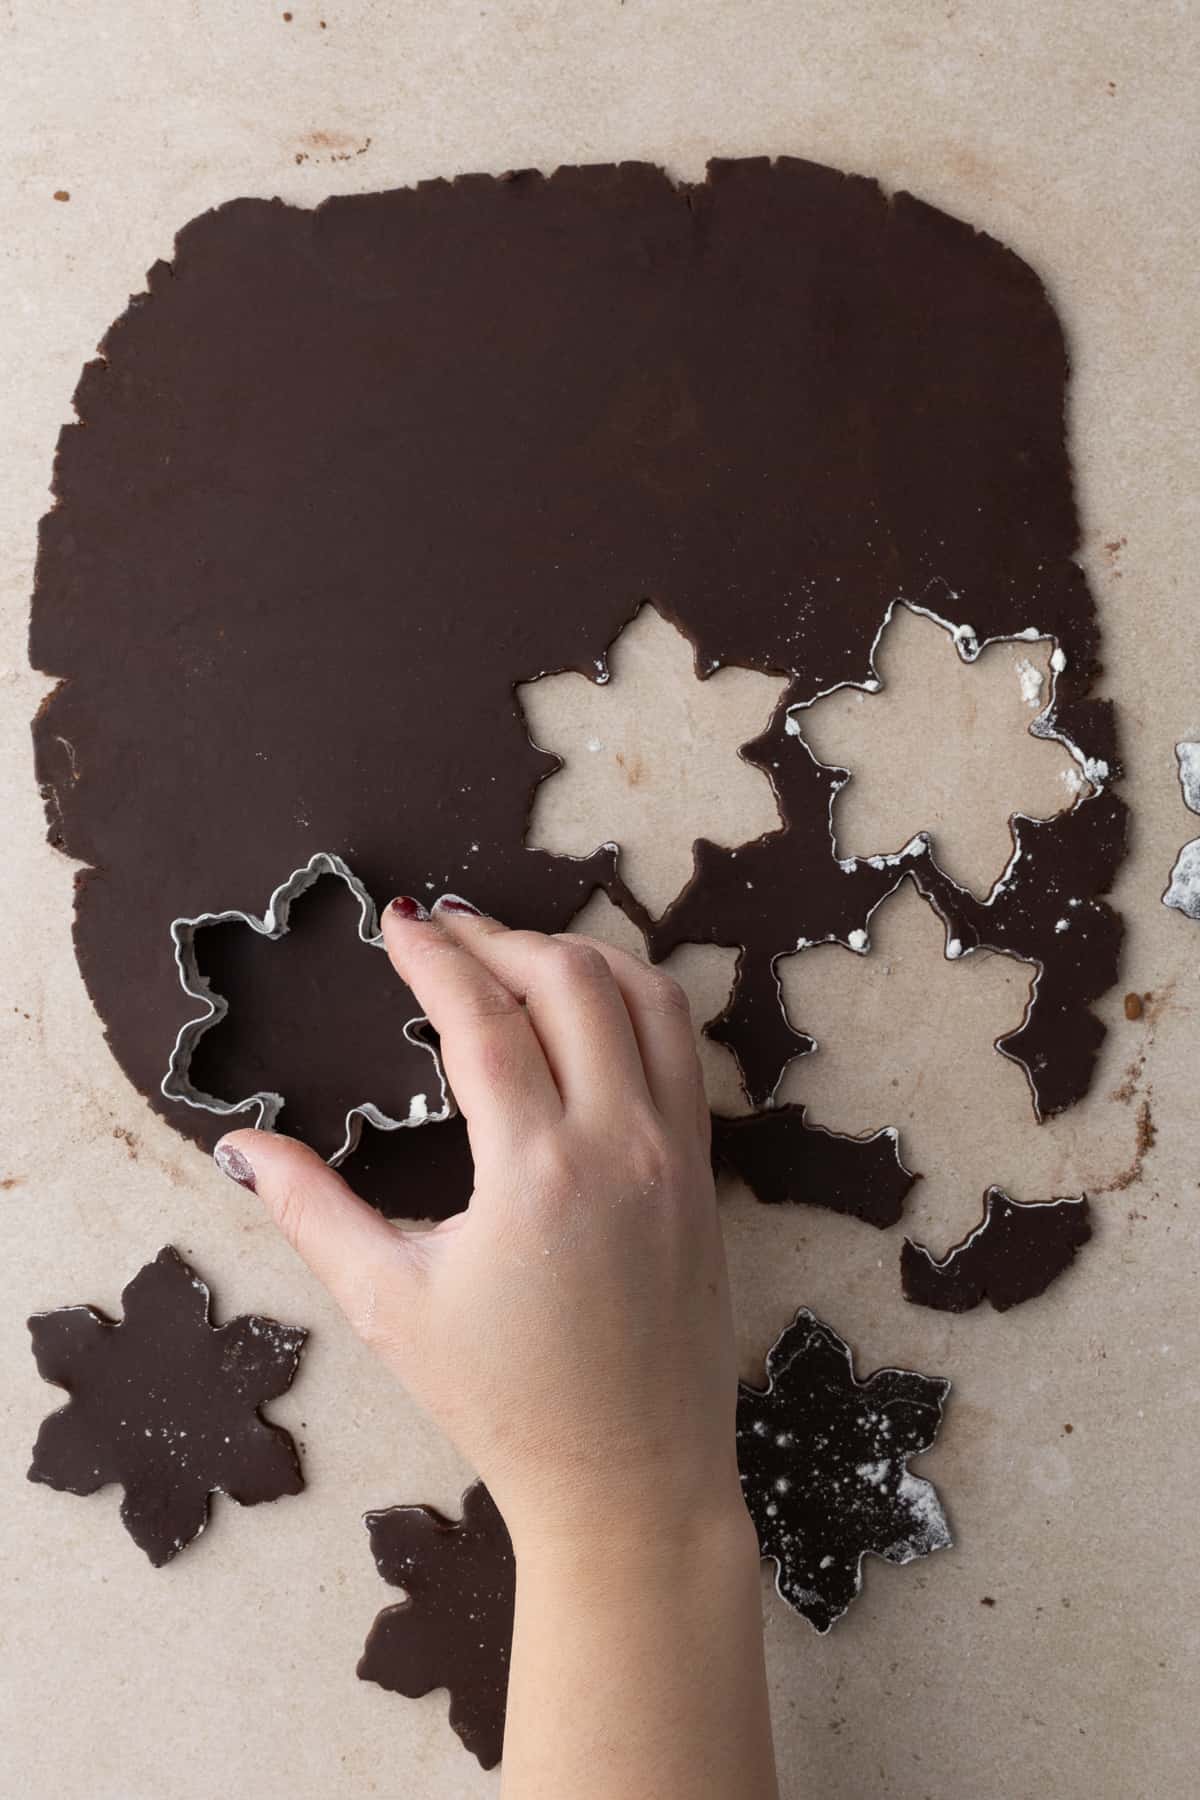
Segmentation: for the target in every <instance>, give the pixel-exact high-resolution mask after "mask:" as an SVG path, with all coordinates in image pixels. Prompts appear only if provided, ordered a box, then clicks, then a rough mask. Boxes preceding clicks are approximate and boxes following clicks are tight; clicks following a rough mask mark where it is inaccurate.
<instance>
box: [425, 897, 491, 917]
mask: <svg viewBox="0 0 1200 1800" xmlns="http://www.w3.org/2000/svg"><path fill="white" fill-rule="evenodd" d="M443 912H448V913H466V914H468V915H469V916H470V917H471V918H472V919H481V918H482V917H483V914H482V913H481V912H480V910H479V908H478V907H477V906H472V905H471V902H470V901H469V900H464V899H463V897H462V895H461V894H441V895H439V897H438V898H437V899H436V900H435V901H434V903H433V913H434V917H435V918H436V917H437V915H438V913H443Z"/></svg>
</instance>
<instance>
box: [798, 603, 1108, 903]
mask: <svg viewBox="0 0 1200 1800" xmlns="http://www.w3.org/2000/svg"><path fill="white" fill-rule="evenodd" d="M958 643H959V640H958V639H956V637H955V634H954V633H953V632H952V631H950V630H947V628H946V627H945V626H944V625H942V624H939V623H938V621H937V620H935V619H932V618H930V617H928V616H927V615H926V614H923V613H917V612H914V611H912V609H911V608H909V607H907V606H902V605H901V606H896V607H895V608H894V609H893V611H892V614H891V617H890V619H889V620H888V622H887V624H886V625H885V627H884V629H883V631H882V632H881V633H880V636H879V639H878V642H877V645H876V649H875V655H874V671H875V673H874V676H873V677H872V678H871V680H870V681H869V682H868V683H866V684H865V685H863V686H846V687H839V688H836V689H834V691H833V692H832V693H828V694H826V695H824V696H823V697H822V698H820V699H818V700H814V701H813V702H812V703H811V705H808V706H803V707H797V708H795V709H794V710H793V711H792V713H791V715H790V717H789V720H788V727H789V730H794V731H796V732H797V733H798V735H799V736H800V737H802V738H803V739H804V741H805V743H806V744H807V745H808V747H809V749H810V750H811V751H812V753H813V755H814V756H815V757H816V758H817V759H818V761H819V762H822V763H825V764H827V765H828V766H831V767H838V768H843V769H848V770H849V771H850V776H851V779H850V780H849V781H848V782H846V783H845V785H844V786H843V787H842V789H841V790H840V791H839V793H838V795H837V797H836V799H835V800H834V803H833V831H834V840H835V845H834V847H835V850H836V853H837V855H838V856H840V857H855V858H864V857H868V856H876V855H891V854H894V853H895V852H896V851H898V850H900V849H902V848H903V846H904V845H905V844H907V843H908V842H910V840H911V839H913V838H914V837H916V835H917V834H918V832H922V831H924V832H928V833H929V836H930V838H931V840H932V843H933V853H934V856H935V857H936V859H937V862H938V865H939V866H940V867H941V868H942V869H944V870H945V872H946V874H947V875H949V876H950V877H951V879H952V880H954V881H957V882H958V883H959V885H960V886H961V887H965V888H968V889H969V890H970V891H971V892H972V893H973V894H977V895H978V896H979V897H980V898H981V899H982V898H984V897H986V895H987V894H988V893H989V892H990V891H991V889H992V887H993V885H994V884H995V882H996V881H997V880H998V879H999V877H1000V876H1001V875H1002V874H1003V873H1004V870H1005V867H1006V866H1007V864H1008V861H1009V858H1010V857H1011V855H1012V850H1013V841H1012V833H1011V830H1010V828H1009V820H1010V818H1011V817H1012V815H1013V814H1014V813H1017V812H1020V813H1024V814H1025V815H1026V817H1028V818H1031V819H1052V818H1054V817H1056V816H1057V814H1059V813H1061V812H1065V811H1066V810H1067V808H1068V807H1070V806H1073V805H1074V804H1075V802H1076V800H1078V799H1079V798H1080V796H1081V795H1082V794H1083V793H1084V792H1085V791H1087V787H1088V784H1087V782H1086V780H1085V778H1084V775H1083V773H1082V772H1081V769H1080V766H1079V764H1078V763H1077V762H1076V761H1075V760H1074V759H1073V758H1072V756H1071V753H1070V751H1069V750H1068V749H1067V748H1066V746H1065V745H1064V744H1062V743H1060V742H1059V741H1057V740H1056V739H1055V738H1053V737H1049V736H1046V737H1043V736H1039V735H1035V733H1034V731H1033V730H1032V729H1031V727H1032V726H1033V725H1034V724H1035V723H1037V724H1038V725H1039V729H1041V730H1044V729H1046V726H1047V723H1048V717H1049V712H1050V711H1051V710H1052V705H1053V690H1054V677H1055V673H1056V667H1055V663H1054V655H1055V652H1054V648H1053V646H1052V645H1051V644H1050V642H1049V641H1048V640H1047V639H1044V638H1039V639H1026V640H1017V641H1008V640H1006V641H1004V642H1001V643H995V644H989V645H988V646H987V647H986V648H985V649H983V650H982V651H980V652H979V653H978V655H975V656H972V657H969V658H968V657H964V656H963V655H962V654H960V651H959V648H958Z"/></svg>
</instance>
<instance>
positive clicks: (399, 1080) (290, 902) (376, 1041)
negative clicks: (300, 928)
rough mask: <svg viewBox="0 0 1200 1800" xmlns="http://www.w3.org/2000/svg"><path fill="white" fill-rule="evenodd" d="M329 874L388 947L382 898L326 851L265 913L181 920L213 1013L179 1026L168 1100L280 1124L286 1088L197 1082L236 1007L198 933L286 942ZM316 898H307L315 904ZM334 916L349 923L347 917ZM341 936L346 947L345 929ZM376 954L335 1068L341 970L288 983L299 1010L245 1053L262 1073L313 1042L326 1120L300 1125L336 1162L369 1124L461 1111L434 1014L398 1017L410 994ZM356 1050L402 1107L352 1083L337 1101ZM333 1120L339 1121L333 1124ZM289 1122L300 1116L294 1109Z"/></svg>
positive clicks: (192, 988) (179, 940) (378, 943)
mask: <svg viewBox="0 0 1200 1800" xmlns="http://www.w3.org/2000/svg"><path fill="white" fill-rule="evenodd" d="M324 877H333V878H334V883H335V886H337V884H341V885H342V886H343V887H344V889H345V890H346V891H347V892H348V893H349V895H350V896H352V898H353V902H354V905H355V906H356V908H357V913H358V918H357V938H358V942H359V943H360V944H361V945H363V946H365V947H366V948H368V949H370V950H373V951H382V950H383V938H382V936H381V934H380V931H379V922H378V917H377V914H376V910H375V903H374V901H373V900H372V899H371V896H370V895H369V894H368V893H367V890H366V889H365V887H364V886H363V884H362V882H361V881H359V879H358V877H357V876H356V875H354V874H353V872H352V871H351V870H350V869H349V868H348V866H347V865H346V863H345V862H343V860H342V859H341V857H339V856H334V855H332V854H331V853H329V852H327V851H321V852H319V853H318V854H317V855H315V856H312V857H310V858H309V860H308V862H307V863H305V864H304V865H303V867H302V868H299V869H295V870H293V872H292V873H291V874H290V875H289V876H288V877H287V879H286V880H285V881H283V882H281V883H280V885H279V886H278V887H277V888H276V889H275V891H274V892H273V893H272V895H271V897H270V899H269V901H268V903H267V910H266V912H265V913H264V915H263V917H262V918H261V919H259V918H257V917H255V915H254V914H252V913H246V912H241V911H237V910H227V911H224V912H216V913H200V914H198V915H196V916H195V917H193V918H181V919H176V920H175V921H174V922H173V923H172V926H171V938H172V942H173V944H174V947H175V962H176V967H177V969H178V971H179V980H180V984H181V986H182V988H183V991H184V993H185V994H187V995H188V997H189V998H190V999H193V1000H198V1001H200V1002H202V1003H203V1005H204V1007H205V1011H204V1012H203V1013H201V1014H199V1015H198V1016H197V1017H195V1018H192V1019H189V1020H188V1021H187V1022H186V1023H185V1024H184V1025H183V1026H181V1028H180V1030H179V1034H178V1036H177V1038H176V1041H175V1047H174V1049H173V1051H172V1052H171V1058H170V1062H169V1065H168V1068H167V1072H166V1074H165V1075H164V1076H163V1079H162V1093H163V1096H164V1098H166V1099H168V1100H176V1101H181V1102H182V1103H183V1104H184V1105H186V1106H190V1107H195V1108H200V1109H202V1110H204V1111H206V1112H210V1113H214V1114H217V1115H219V1116H223V1117H228V1116H232V1115H235V1114H238V1113H244V1112H251V1113H253V1115H254V1117H253V1121H252V1122H253V1123H254V1124H255V1125H256V1126H258V1128H259V1129H260V1130H271V1129H272V1128H273V1127H274V1125H275V1123H276V1121H277V1120H278V1118H279V1115H280V1113H281V1112H282V1110H283V1108H284V1106H285V1104H286V1099H287V1096H285V1094H284V1093H283V1092H281V1091H277V1090H275V1089H273V1088H266V1087H259V1088H258V1089H257V1091H255V1092H253V1093H249V1094H241V1095H234V1096H232V1097H229V1098H225V1097H222V1096H218V1095H216V1094H213V1093H209V1092H206V1091H205V1090H204V1089H203V1088H201V1087H200V1086H199V1085H198V1084H197V1081H196V1080H195V1079H194V1065H195V1064H196V1063H197V1062H198V1061H199V1060H200V1058H199V1054H198V1053H199V1050H200V1045H201V1041H202V1040H206V1041H205V1043H204V1053H205V1056H206V1059H207V1060H208V1061H211V1062H214V1063H216V1064H218V1065H219V1062H220V1058H219V1056H218V1050H219V1048H220V1046H219V1043H218V1040H217V1037H215V1036H214V1037H210V1036H209V1034H211V1033H214V1031H215V1028H216V1027H218V1026H221V1024H222V1022H223V1021H225V1020H226V1018H227V1016H228V1015H229V1014H230V1002H229V999H228V997H227V996H226V995H225V994H223V993H219V992H217V991H216V990H215V988H214V987H213V985H212V983H211V979H210V976H209V975H208V974H206V973H205V972H204V971H203V970H202V968H201V963H200V954H199V948H198V945H197V938H198V937H200V936H201V935H202V934H203V933H205V932H208V931H212V930H217V931H219V929H220V928H222V927H228V926H238V927H240V926H246V927H248V928H249V930H250V931H251V932H252V933H254V934H255V935H256V937H257V938H258V939H259V940H265V941H266V942H268V943H271V944H274V943H278V942H279V940H281V939H283V938H285V937H287V935H288V933H289V930H290V928H291V926H290V922H291V914H292V910H293V907H294V906H295V903H296V902H297V901H298V900H299V899H300V898H301V896H307V895H308V894H309V892H310V890H312V889H313V888H315V887H316V885H317V884H318V883H319V882H321V881H322V879H323V878H324ZM312 904H313V903H312V902H308V905H309V906H311V905H312ZM318 910H319V909H318ZM321 922H322V926H323V929H324V930H325V931H326V932H327V933H328V932H329V922H327V921H326V920H325V919H324V917H323V915H322V916H321ZM332 923H334V924H340V922H339V921H333V922H332ZM337 941H338V944H339V948H340V944H341V938H340V931H339V936H338V939H337ZM377 961H378V959H377V958H373V959H372V966H371V970H370V974H371V977H372V980H371V983H370V986H369V987H368V986H367V985H366V984H365V983H364V984H363V985H362V986H361V987H360V988H359V989H358V990H356V998H357V999H358V1001H359V1003H360V1007H361V1009H362V1010H361V1014H360V1018H361V1030H360V1031H359V1032H358V1033H357V1034H356V1033H355V1032H354V1031H353V1029H352V1027H353V1025H354V1023H355V1021H354V1020H353V1019H352V1020H351V1021H350V1022H349V1026H348V1027H347V1031H346V1033H345V1035H344V1037H343V1034H341V1033H339V1034H338V1035H339V1038H340V1039H342V1042H341V1047H340V1049H339V1052H338V1060H337V1062H335V1063H332V1064H331V1065H330V1066H329V1067H328V1068H326V1066H325V1064H326V1062H328V1060H329V1059H328V1057H325V1056H323V1055H322V1044H323V1043H324V1044H328V1043H329V1041H330V1036H331V1034H330V1032H329V1024H328V1020H329V1015H330V1013H331V1011H332V1010H333V1007H334V1004H335V1001H336V998H337V996H336V993H335V992H334V990H335V989H336V985H337V981H338V973H337V971H336V970H334V969H332V968H331V969H330V972H329V974H328V977H327V978H325V979H322V978H321V977H319V976H318V975H315V974H313V973H312V972H311V971H307V970H306V971H305V976H304V978H303V979H302V980H299V981H293V982H292V983H290V984H288V985H287V987H286V989H283V990H280V994H279V996H278V997H277V1001H276V1004H277V1005H281V1004H282V1003H283V1002H282V996H283V994H284V993H286V995H287V1001H288V1006H289V1008H290V1009H291V1011H292V1013H294V1014H295V1016H289V1017H288V1018H286V1019H285V1018H269V1019H266V1020H264V1021H263V1022H262V1024H263V1031H262V1033H261V1042H260V1043H258V1044H256V1045H253V1046H250V1047H242V1054H241V1056H240V1058H239V1067H241V1068H244V1069H250V1070H253V1071H254V1073H255V1074H256V1075H258V1076H259V1077H260V1078H261V1075H262V1073H263V1063H264V1060H265V1059H269V1058H275V1059H284V1058H289V1057H290V1056H291V1055H292V1051H293V1046H294V1045H295V1044H296V1043H297V1042H302V1043H303V1044H304V1046H305V1050H304V1062H305V1066H306V1067H309V1068H311V1065H312V1064H313V1062H314V1059H316V1060H317V1062H318V1064H319V1068H318V1072H317V1073H316V1074H315V1075H313V1074H311V1073H310V1076H309V1082H310V1085H311V1086H313V1087H314V1088H315V1089H317V1090H318V1092H317V1095H316V1100H317V1104H316V1106H315V1108H312V1109H310V1110H313V1111H315V1113H316V1114H317V1115H318V1116H319V1117H320V1119H321V1123H320V1124H319V1125H317V1126H316V1127H315V1128H311V1127H310V1128H309V1129H307V1130H303V1129H299V1132H298V1134H299V1135H304V1136H305V1137H306V1138H307V1141H309V1142H310V1143H313V1147H314V1148H316V1149H319V1150H320V1151H321V1153H322V1154H324V1155H327V1158H328V1161H329V1162H330V1163H331V1164H333V1165H334V1166H335V1167H336V1165H337V1164H338V1163H340V1162H342V1161H343V1159H344V1158H345V1157H347V1156H348V1155H349V1154H350V1152H351V1151H352V1150H353V1149H354V1148H355V1146H356V1144H357V1143H358V1140H359V1136H360V1134H361V1131H362V1126H363V1123H364V1121H365V1122H366V1123H368V1124H370V1125H372V1126H374V1127H375V1128H376V1129H377V1130H379V1131H397V1130H401V1129H403V1128H404V1127H407V1126H414V1125H423V1124H425V1123H427V1122H431V1121H435V1120H443V1119H446V1118H448V1117H449V1115H450V1112H451V1110H452V1102H451V1100H450V1097H449V1093H448V1090H447V1087H446V1083H445V1079H444V1077H443V1075H442V1070H441V1064H440V1061H439V1058H438V1055H437V1052H436V1050H435V1049H434V1047H433V1045H432V1044H431V1043H429V1042H428V1041H427V1040H426V1038H425V1037H424V1035H423V1030H424V1026H425V1023H426V1021H425V1020H424V1019H423V1018H421V1017H416V1018H411V1019H404V1018H403V1015H401V1017H400V1020H399V1021H398V1022H395V1023H394V1014H395V1008H396V1006H397V1004H398V1003H399V1002H400V1000H401V996H402V992H403V990H401V989H400V986H399V983H398V982H397V981H396V980H395V977H393V976H390V974H389V972H388V970H387V969H386V968H385V966H384V964H383V963H379V964H378V967H377V968H376V967H375V963H376V962H377ZM356 973H358V971H357V966H356ZM341 974H342V976H343V978H345V979H349V965H347V964H346V963H345V962H344V961H343V962H342V965H341ZM360 980H361V976H360ZM368 1000H370V1001H372V1002H374V1004H373V1006H372V1008H371V1014H370V1017H371V1021H372V1023H371V1025H370V1027H368V1021H367V1005H368ZM306 1026H307V1029H305V1027H306ZM360 1038H361V1039H362V1040H363V1042H362V1043H361V1044H360V1043H359V1041H358V1040H359V1039H360ZM368 1048H369V1049H370V1050H371V1051H374V1052H375V1054H374V1055H373V1058H372V1066H373V1068H374V1070H375V1073H374V1074H373V1075H367V1074H366V1073H365V1069H366V1067H367V1060H366V1051H367V1049H368ZM348 1056H352V1057H354V1059H355V1062H356V1066H357V1067H359V1068H360V1070H362V1071H364V1072H363V1074H362V1079H363V1080H364V1081H366V1080H375V1081H379V1082H380V1083H386V1084H387V1086H388V1088H389V1089H391V1090H394V1091H395V1092H396V1093H397V1094H398V1095H399V1096H400V1099H401V1102H402V1109H401V1108H400V1107H397V1106H396V1105H395V1103H394V1102H389V1106H388V1107H387V1108H385V1107H383V1106H381V1105H379V1104H378V1103H377V1101H375V1100H373V1099H368V1098H366V1097H362V1096H359V1095H355V1094H354V1093H353V1090H351V1092H350V1094H349V1095H347V1096H346V1098H345V1099H344V1100H334V1101H333V1102H332V1103H331V1102H330V1099H329V1092H328V1090H329V1087H330V1084H331V1083H334V1082H337V1081H339V1080H340V1079H342V1078H343V1077H342V1076H341V1075H340V1073H339V1071H340V1070H341V1069H343V1068H344V1066H345V1063H346V1060H347V1057H348ZM345 1079H353V1077H352V1076H349V1077H345ZM418 1084H419V1085H418ZM347 1101H349V1103H346V1102H347ZM327 1118H329V1119H331V1120H332V1121H335V1123H331V1124H329V1123H326V1122H325V1121H326V1119H327ZM288 1122H289V1123H291V1115H289V1121H288ZM325 1131H328V1133H329V1140H330V1141H328V1142H314V1138H316V1137H318V1136H321V1135H322V1134H323V1133H324V1132H325ZM338 1139H340V1141H337V1140H338Z"/></svg>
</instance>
